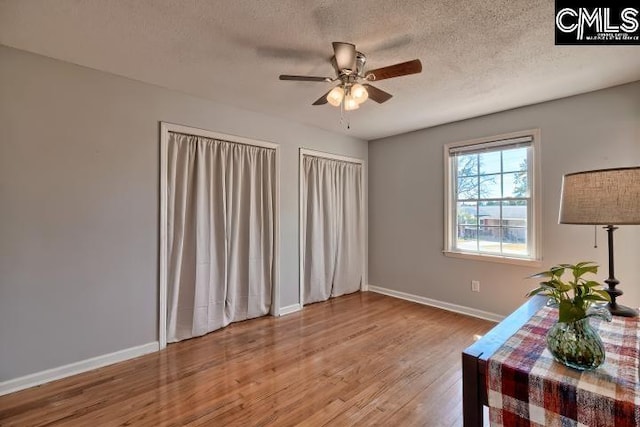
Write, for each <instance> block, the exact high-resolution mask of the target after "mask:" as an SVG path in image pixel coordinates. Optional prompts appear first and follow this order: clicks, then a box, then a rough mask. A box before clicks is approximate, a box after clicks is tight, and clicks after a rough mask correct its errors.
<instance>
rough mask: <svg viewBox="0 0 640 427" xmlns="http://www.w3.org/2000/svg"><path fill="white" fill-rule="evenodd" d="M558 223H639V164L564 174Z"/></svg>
mask: <svg viewBox="0 0 640 427" xmlns="http://www.w3.org/2000/svg"><path fill="white" fill-rule="evenodd" d="M560 223H561V224H603V225H625V224H640V166H637V167H630V168H616V169H601V170H593V171H585V172H577V173H570V174H567V175H565V176H564V178H563V179H562V196H561V197H560Z"/></svg>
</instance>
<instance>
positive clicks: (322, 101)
mask: <svg viewBox="0 0 640 427" xmlns="http://www.w3.org/2000/svg"><path fill="white" fill-rule="evenodd" d="M332 90H333V88H332V89H331V90H329V92H331V91H332ZM329 92H327V93H325V94H324V95H322V96H321V97H320V98H318V99H316V102H314V103H313V104H311V105H324V104H326V103H327V102H328V101H327V95H329Z"/></svg>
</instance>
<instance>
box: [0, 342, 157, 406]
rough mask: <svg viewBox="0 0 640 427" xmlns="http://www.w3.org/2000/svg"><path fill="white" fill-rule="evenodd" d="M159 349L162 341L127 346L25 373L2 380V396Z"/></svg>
mask: <svg viewBox="0 0 640 427" xmlns="http://www.w3.org/2000/svg"><path fill="white" fill-rule="evenodd" d="M159 349H160V343H159V342H158V341H155V342H150V343H147V344H142V345H139V346H136V347H130V348H125V349H124V350H120V351H116V352H114V353H109V354H104V355H102V356H96V357H92V358H90V359H85V360H81V361H79V362H74V363H70V364H68V365H64V366H59V367H57V368H52V369H47V370H46V371H40V372H36V373H34V374H29V375H25V376H24V377H19V378H14V379H11V380H7V381H3V382H0V396H2V395H5V394H9V393H13V392H16V391H20V390H24V389H25V388H29V387H34V386H37V385H40V384H44V383H48V382H50V381H55V380H59V379H61V378H65V377H70V376H71V375H76V374H80V373H82V372H87V371H90V370H92V369H97V368H101V367H103V366H107V365H111V364H113V363H118V362H122V361H124V360H128V359H133V358H134V357H138V356H142V355H145V354H148V353H153V352H154V351H158V350H159Z"/></svg>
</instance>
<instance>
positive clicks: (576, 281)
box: [527, 261, 611, 323]
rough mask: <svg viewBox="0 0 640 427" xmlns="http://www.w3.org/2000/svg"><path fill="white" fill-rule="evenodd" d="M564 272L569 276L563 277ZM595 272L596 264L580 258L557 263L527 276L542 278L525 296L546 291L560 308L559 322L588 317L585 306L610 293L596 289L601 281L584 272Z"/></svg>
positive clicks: (604, 299) (607, 298) (602, 298)
mask: <svg viewBox="0 0 640 427" xmlns="http://www.w3.org/2000/svg"><path fill="white" fill-rule="evenodd" d="M565 272H570V273H572V276H573V277H572V280H567V281H565V280H563V279H562V276H563V275H564V274H565ZM597 272H598V265H597V264H595V263H594V262H592V261H586V262H579V263H578V264H575V265H573V264H559V265H555V266H553V267H551V268H550V269H549V270H547V271H543V272H541V273H537V274H534V275H533V276H529V278H531V279H541V278H542V279H545V280H544V281H542V282H540V286H539V287H537V288H535V289H532V290H531V291H529V292H528V293H527V296H528V297H531V296H534V295H538V294H540V295H547V296H549V297H550V298H551V300H552V301H553V302H554V303H556V304H557V305H558V309H559V311H560V313H559V317H558V321H559V322H565V323H569V322H574V321H576V320H580V319H584V318H585V317H587V315H588V313H587V310H588V309H589V307H591V305H592V304H593V303H595V302H601V301H603V302H608V301H611V297H610V296H609V294H608V293H607V292H606V291H604V290H602V289H598V288H600V287H601V286H602V284H600V283H598V282H596V281H595V280H587V279H585V278H584V277H582V276H584V275H585V274H595V273H597Z"/></svg>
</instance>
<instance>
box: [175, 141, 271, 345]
mask: <svg viewBox="0 0 640 427" xmlns="http://www.w3.org/2000/svg"><path fill="white" fill-rule="evenodd" d="M167 178H168V179H167V190H168V191H167V195H168V197H167V205H168V209H167V224H168V229H167V242H168V248H167V259H168V263H167V264H168V267H167V268H168V271H167V341H168V342H176V341H180V340H183V339H187V338H191V337H195V336H200V335H204V334H206V333H208V332H211V331H213V330H216V329H219V328H221V327H224V326H226V325H228V324H229V323H231V322H236V321H240V320H245V319H249V318H253V317H259V316H263V315H265V314H267V313H268V312H269V308H270V306H271V288H272V277H273V274H272V270H273V245H274V238H273V236H274V194H275V150H273V149H269V148H262V147H256V146H250V145H243V144H236V143H232V142H227V141H219V140H214V139H209V138H203V137H199V136H193V135H184V134H180V133H173V132H170V133H169V143H168V165H167Z"/></svg>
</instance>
